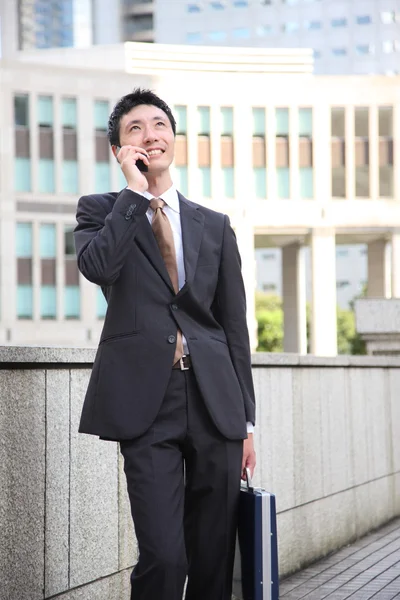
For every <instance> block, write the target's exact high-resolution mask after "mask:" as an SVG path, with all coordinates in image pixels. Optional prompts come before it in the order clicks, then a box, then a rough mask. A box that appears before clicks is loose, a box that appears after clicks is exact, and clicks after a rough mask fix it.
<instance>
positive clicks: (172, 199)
mask: <svg viewBox="0 0 400 600" xmlns="http://www.w3.org/2000/svg"><path fill="white" fill-rule="evenodd" d="M143 195H144V196H145V197H146V198H147V200H151V199H152V198H154V196H153V195H152V194H149V192H147V191H146V192H143ZM160 198H162V199H163V200H164V202H165V204H166V205H167V206H168V207H169V208H171V209H172V210H174V211H175V212H177V213H180V212H181V211H180V206H179V196H178V192H177V189H176V187H175V186H174V185H171V187H170V188H169V189H168V190H166V191H165V192H163V193H162V194H161V196H160Z"/></svg>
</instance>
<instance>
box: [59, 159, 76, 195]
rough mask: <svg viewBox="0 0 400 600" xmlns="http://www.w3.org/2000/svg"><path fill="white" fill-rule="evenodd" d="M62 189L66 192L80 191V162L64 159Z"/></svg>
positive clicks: (74, 192)
mask: <svg viewBox="0 0 400 600" xmlns="http://www.w3.org/2000/svg"><path fill="white" fill-rule="evenodd" d="M62 191H63V192H65V193H66V194H77V193H78V192H79V182H78V162H77V161H76V160H64V161H63V163H62Z"/></svg>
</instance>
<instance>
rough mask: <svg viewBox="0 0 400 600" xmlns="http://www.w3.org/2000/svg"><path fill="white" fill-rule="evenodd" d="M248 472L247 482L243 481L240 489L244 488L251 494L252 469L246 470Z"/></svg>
mask: <svg viewBox="0 0 400 600" xmlns="http://www.w3.org/2000/svg"><path fill="white" fill-rule="evenodd" d="M245 472H246V481H243V479H242V480H241V482H240V487H243V488H244V489H246V490H248V491H249V492H252V491H253V489H254V488H253V482H252V480H251V473H250V469H249V468H248V467H247V468H246V469H245Z"/></svg>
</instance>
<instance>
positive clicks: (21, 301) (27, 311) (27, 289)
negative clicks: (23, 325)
mask: <svg viewBox="0 0 400 600" xmlns="http://www.w3.org/2000/svg"><path fill="white" fill-rule="evenodd" d="M32 317H33V290H32V286H31V285H18V286H17V318H18V319H32Z"/></svg>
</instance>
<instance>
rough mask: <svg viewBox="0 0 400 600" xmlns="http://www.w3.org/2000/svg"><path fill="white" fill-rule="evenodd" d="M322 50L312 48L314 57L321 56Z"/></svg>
mask: <svg viewBox="0 0 400 600" xmlns="http://www.w3.org/2000/svg"><path fill="white" fill-rule="evenodd" d="M321 57H322V52H321V50H314V58H321Z"/></svg>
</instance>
